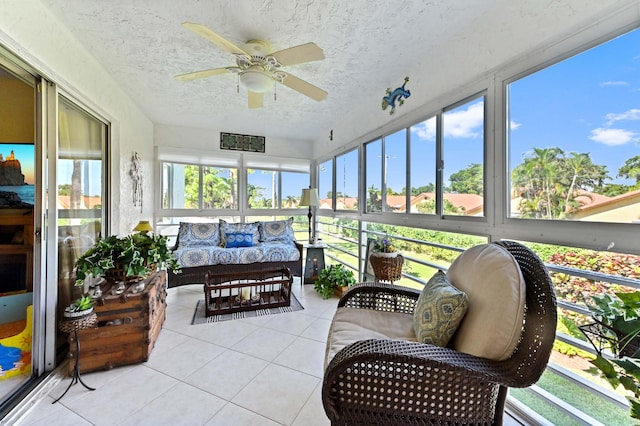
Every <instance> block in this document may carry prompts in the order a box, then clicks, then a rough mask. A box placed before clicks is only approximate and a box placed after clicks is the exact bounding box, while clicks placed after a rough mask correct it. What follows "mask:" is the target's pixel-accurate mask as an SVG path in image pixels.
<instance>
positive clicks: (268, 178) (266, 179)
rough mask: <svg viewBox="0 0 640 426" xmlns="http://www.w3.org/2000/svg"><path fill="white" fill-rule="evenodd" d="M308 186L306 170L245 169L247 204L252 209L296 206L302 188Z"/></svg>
mask: <svg viewBox="0 0 640 426" xmlns="http://www.w3.org/2000/svg"><path fill="white" fill-rule="evenodd" d="M308 187H309V173H306V172H285V171H277V170H262V169H247V204H248V207H249V208H252V209H277V208H295V207H298V204H299V203H300V195H301V194H302V188H308ZM279 194H282V196H280V195H279Z"/></svg>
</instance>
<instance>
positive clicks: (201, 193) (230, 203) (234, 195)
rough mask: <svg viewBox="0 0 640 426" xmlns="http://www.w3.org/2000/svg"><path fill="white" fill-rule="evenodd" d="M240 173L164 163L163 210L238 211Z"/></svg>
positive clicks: (233, 169)
mask: <svg viewBox="0 0 640 426" xmlns="http://www.w3.org/2000/svg"><path fill="white" fill-rule="evenodd" d="M237 199H238V170H237V169H235V168H222V167H215V166H200V165H195V164H180V163H166V162H165V163H162V208H164V209H237V208H238V202H237Z"/></svg>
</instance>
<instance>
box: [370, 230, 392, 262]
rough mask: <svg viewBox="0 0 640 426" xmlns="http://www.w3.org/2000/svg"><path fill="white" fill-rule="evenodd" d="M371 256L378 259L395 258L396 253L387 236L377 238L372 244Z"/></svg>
mask: <svg viewBox="0 0 640 426" xmlns="http://www.w3.org/2000/svg"><path fill="white" fill-rule="evenodd" d="M371 255H372V256H378V257H396V256H397V255H398V252H397V250H396V248H395V247H394V245H393V244H392V243H391V239H390V238H389V236H388V235H385V236H384V237H378V239H377V240H376V241H375V242H374V243H373V251H372V252H371Z"/></svg>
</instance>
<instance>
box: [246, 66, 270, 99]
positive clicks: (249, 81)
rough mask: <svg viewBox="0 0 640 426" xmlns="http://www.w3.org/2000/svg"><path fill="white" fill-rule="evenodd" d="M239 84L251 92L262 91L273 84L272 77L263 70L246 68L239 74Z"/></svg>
mask: <svg viewBox="0 0 640 426" xmlns="http://www.w3.org/2000/svg"><path fill="white" fill-rule="evenodd" d="M240 84H242V86H243V87H245V88H246V89H247V90H249V91H251V92H256V93H264V92H266V91H267V90H269V89H270V88H271V87H272V86H273V77H271V74H269V73H267V72H265V71H261V70H257V69H248V70H246V71H243V72H242V73H241V74H240Z"/></svg>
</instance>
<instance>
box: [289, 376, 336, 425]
mask: <svg viewBox="0 0 640 426" xmlns="http://www.w3.org/2000/svg"><path fill="white" fill-rule="evenodd" d="M330 424H331V422H330V421H329V419H328V418H327V415H326V414H325V412H324V408H323V406H322V382H320V383H318V386H316V388H315V390H314V391H313V393H312V394H311V396H310V397H309V399H308V400H307V403H306V404H304V407H302V410H301V411H300V414H298V416H297V417H296V419H295V420H294V421H293V426H328V425H330Z"/></svg>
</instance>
